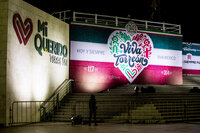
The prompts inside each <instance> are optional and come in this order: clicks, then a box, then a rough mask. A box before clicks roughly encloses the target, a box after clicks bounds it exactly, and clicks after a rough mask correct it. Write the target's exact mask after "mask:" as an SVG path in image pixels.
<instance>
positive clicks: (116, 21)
mask: <svg viewBox="0 0 200 133" xmlns="http://www.w3.org/2000/svg"><path fill="white" fill-rule="evenodd" d="M115 26H116V27H117V26H118V17H117V16H116V17H115Z"/></svg>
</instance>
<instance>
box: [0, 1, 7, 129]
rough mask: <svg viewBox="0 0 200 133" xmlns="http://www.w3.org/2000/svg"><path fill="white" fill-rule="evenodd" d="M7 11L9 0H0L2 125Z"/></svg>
mask: <svg viewBox="0 0 200 133" xmlns="http://www.w3.org/2000/svg"><path fill="white" fill-rule="evenodd" d="M7 11H8V2H7V0H0V125H4V124H5V118H6V117H5V113H6V106H5V105H6V104H5V103H6V53H7V52H6V51H7V47H6V46H7V45H6V44H7V22H8V15H7Z"/></svg>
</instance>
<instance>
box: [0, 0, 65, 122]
mask: <svg viewBox="0 0 200 133" xmlns="http://www.w3.org/2000/svg"><path fill="white" fill-rule="evenodd" d="M0 5H1V6H3V7H4V8H3V9H5V11H4V13H2V12H0V14H1V16H3V17H1V18H8V19H7V21H6V20H5V25H7V26H6V28H5V29H4V30H5V31H7V34H6V32H4V33H3V34H1V38H2V36H3V39H4V40H6V39H5V38H7V42H6V41H3V42H4V44H3V45H4V46H3V48H4V52H0V53H3V56H5V55H6V56H7V57H6V58H4V59H3V60H2V59H1V65H2V64H6V67H5V66H3V73H4V75H3V76H1V77H0V78H1V79H0V81H1V84H3V85H1V100H0V101H2V100H3V101H5V102H4V103H6V104H4V105H6V107H5V108H3V109H2V106H4V105H3V103H2V102H1V105H0V107H1V110H4V114H3V116H4V117H0V119H1V121H0V122H1V123H2V122H3V123H5V116H6V124H7V123H8V122H9V108H10V105H11V103H12V102H13V101H40V100H45V99H46V98H48V97H49V96H50V95H52V93H53V92H54V91H55V90H56V89H57V87H58V86H59V85H60V84H61V83H62V82H63V81H64V80H65V79H68V78H69V72H68V71H69V68H68V67H69V25H68V24H66V23H64V22H62V21H60V20H58V19H57V18H54V17H53V16H51V15H49V14H47V13H45V12H43V11H41V10H39V9H37V8H35V7H33V6H31V5H30V4H28V3H26V2H23V1H22V0H8V1H4V2H1V1H0ZM1 9H2V8H1ZM1 23H2V20H1ZM0 31H1V30H0ZM1 32H2V31H1ZM1 45H2V44H1ZM1 47H2V46H1ZM1 57H2V55H1ZM2 62H4V63H2ZM1 71H2V69H1ZM5 73H6V74H5ZM2 81H3V83H2ZM4 82H6V83H4ZM2 86H3V87H2ZM3 90H5V91H3ZM5 109H6V111H5ZM5 113H6V114H5ZM1 114H2V113H0V115H1Z"/></svg>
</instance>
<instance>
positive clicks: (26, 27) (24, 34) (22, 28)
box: [13, 13, 33, 45]
mask: <svg viewBox="0 0 200 133" xmlns="http://www.w3.org/2000/svg"><path fill="white" fill-rule="evenodd" d="M13 27H14V29H15V32H16V34H17V37H18V39H19V43H20V44H22V40H23V42H24V45H26V44H27V42H28V40H29V38H30V37H31V34H32V32H33V23H32V20H31V19H30V18H26V20H25V21H24V23H23V21H22V18H21V16H20V15H19V13H16V14H14V16H13Z"/></svg>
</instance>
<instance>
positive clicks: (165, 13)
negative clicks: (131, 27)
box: [25, 0, 200, 43]
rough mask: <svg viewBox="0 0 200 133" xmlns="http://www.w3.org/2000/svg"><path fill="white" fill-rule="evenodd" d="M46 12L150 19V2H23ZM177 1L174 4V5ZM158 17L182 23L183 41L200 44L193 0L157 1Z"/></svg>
mask: <svg viewBox="0 0 200 133" xmlns="http://www.w3.org/2000/svg"><path fill="white" fill-rule="evenodd" d="M25 1H27V2H28V3H30V4H32V5H34V6H36V7H38V8H40V9H42V10H44V11H45V12H48V13H50V14H51V13H53V12H56V11H63V10H72V11H78V12H86V13H97V14H103V15H113V16H119V17H127V16H128V14H131V18H134V19H143V20H149V19H150V14H151V6H150V5H151V1H152V0H131V1H130V0H115V1H109V0H107V1H105V0H93V1H89V2H87V1H86V0H53V1H51V0H25ZM175 1H176V2H175ZM159 8H160V17H159V19H158V20H157V21H161V22H167V23H173V24H181V27H182V34H183V41H185V42H194V43H200V37H199V35H200V34H199V31H200V25H199V24H200V19H199V18H200V17H199V16H200V15H199V13H200V11H199V10H200V9H199V8H200V7H199V1H195V0H190V1H187V0H183V1H182V0H160V5H159Z"/></svg>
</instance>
